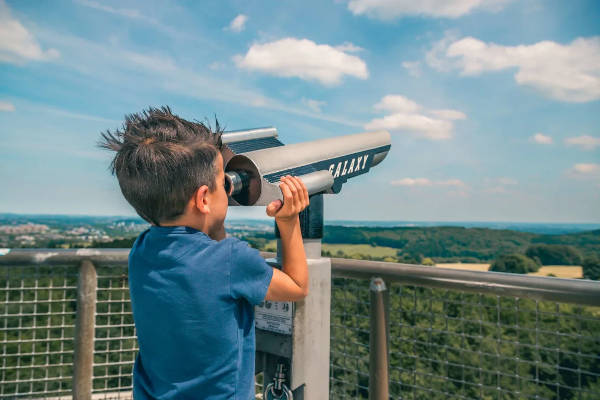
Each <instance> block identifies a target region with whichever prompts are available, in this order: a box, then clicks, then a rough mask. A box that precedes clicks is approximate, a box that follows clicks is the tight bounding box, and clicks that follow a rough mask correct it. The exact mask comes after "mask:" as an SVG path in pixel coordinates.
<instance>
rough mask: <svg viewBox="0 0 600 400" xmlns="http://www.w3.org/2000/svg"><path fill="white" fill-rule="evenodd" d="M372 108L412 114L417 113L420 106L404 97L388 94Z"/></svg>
mask: <svg viewBox="0 0 600 400" xmlns="http://www.w3.org/2000/svg"><path fill="white" fill-rule="evenodd" d="M373 108H375V109H376V110H385V111H392V112H397V113H414V112H417V111H419V110H420V109H421V106H420V105H418V104H417V103H415V102H414V101H412V100H410V99H408V98H406V97H404V96H401V95H398V94H396V95H394V94H389V95H387V96H385V97H384V98H382V99H381V101H379V103H377V104H375V105H374V106H373Z"/></svg>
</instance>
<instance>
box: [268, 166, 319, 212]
mask: <svg viewBox="0 0 600 400" xmlns="http://www.w3.org/2000/svg"><path fill="white" fill-rule="evenodd" d="M279 188H280V189H281V193H282V194H283V205H282V203H281V200H275V201H272V202H271V203H270V204H269V205H268V206H267V215H268V216H269V217H275V219H276V220H279V221H288V220H293V219H294V218H295V217H297V216H298V213H300V211H302V210H304V209H305V208H306V207H307V206H308V204H309V200H308V191H307V190H306V186H304V183H303V182H302V180H301V179H300V178H297V177H295V176H289V175H286V176H284V177H282V178H281V180H280V183H279Z"/></svg>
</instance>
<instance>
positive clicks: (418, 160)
mask: <svg viewBox="0 0 600 400" xmlns="http://www.w3.org/2000/svg"><path fill="white" fill-rule="evenodd" d="M599 20H600V3H599V2H597V1H569V2H564V1H542V0H523V1H510V0H431V1H428V2H414V1H406V0H398V1H383V0H351V1H341V0H337V1H312V2H311V1H286V2H276V1H221V2H189V1H188V2H183V1H180V2H167V1H152V0H151V1H144V2H142V1H102V2H101V1H93V0H74V1H53V2H37V1H4V0H0V140H1V143H2V145H1V147H0V159H1V160H2V161H1V163H0V179H1V180H2V187H3V190H2V191H1V192H0V212H16V213H61V214H91V215H133V214H134V212H133V209H132V208H131V207H130V206H129V205H128V204H127V203H126V202H125V201H124V200H123V199H122V196H121V193H120V190H119V187H118V184H117V182H116V179H115V178H114V177H113V176H111V175H110V173H109V171H108V165H109V163H110V160H111V157H112V155H111V154H110V153H109V152H107V151H103V150H100V149H98V148H96V147H95V143H96V141H97V140H98V138H99V133H100V132H102V131H105V130H107V129H110V130H113V129H115V128H118V127H120V125H121V123H122V121H123V117H124V115H125V114H128V113H132V112H138V111H140V110H142V109H143V108H146V107H148V106H160V105H170V106H171V108H172V110H173V111H174V112H175V113H177V114H178V115H180V116H182V117H184V118H188V119H200V120H202V119H204V118H205V117H208V118H211V119H212V118H213V116H214V115H216V116H217V117H218V119H219V121H220V122H221V123H222V124H223V125H225V126H226V129H228V130H235V129H244V128H252V127H261V126H275V127H276V128H277V129H278V131H279V136H280V139H281V140H282V141H283V142H284V143H297V142H303V141H309V140H316V139H320V138H325V137H334V136H339V135H345V134H351V133H358V132H364V131H368V130H374V129H387V130H388V131H389V132H390V133H391V135H392V149H391V151H390V153H389V155H388V157H387V158H386V159H385V161H384V162H383V163H382V164H380V165H379V166H377V167H375V168H374V169H373V170H372V171H371V173H369V174H367V175H364V176H361V177H359V178H356V179H354V180H352V181H350V182H349V183H348V184H346V185H345V186H344V188H343V190H342V192H341V193H340V194H339V195H336V196H326V199H325V213H326V214H325V216H326V219H329V220H332V219H356V220H359V219H364V220H430V221H457V220H466V221H523V222H600V24H599V23H598V21H599ZM230 215H231V217H251V218H254V217H260V218H262V217H263V216H264V208H263V207H250V208H244V209H230Z"/></svg>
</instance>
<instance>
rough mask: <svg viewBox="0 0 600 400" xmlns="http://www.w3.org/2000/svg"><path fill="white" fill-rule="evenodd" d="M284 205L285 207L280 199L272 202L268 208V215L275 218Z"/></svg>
mask: <svg viewBox="0 0 600 400" xmlns="http://www.w3.org/2000/svg"><path fill="white" fill-rule="evenodd" d="M282 205H283V202H282V201H281V200H279V199H277V200H275V201H272V202H271V203H269V205H268V206H267V215H268V216H269V217H274V216H275V214H276V213H277V211H279V209H280V208H281V206H282Z"/></svg>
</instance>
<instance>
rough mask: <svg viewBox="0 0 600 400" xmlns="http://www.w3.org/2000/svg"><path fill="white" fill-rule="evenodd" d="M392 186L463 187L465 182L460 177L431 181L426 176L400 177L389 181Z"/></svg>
mask: <svg viewBox="0 0 600 400" xmlns="http://www.w3.org/2000/svg"><path fill="white" fill-rule="evenodd" d="M390 185H393V186H455V187H464V186H465V183H464V182H463V181H461V180H460V179H448V180H445V181H432V180H430V179H427V178H402V179H398V180H394V181H391V182H390Z"/></svg>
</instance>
